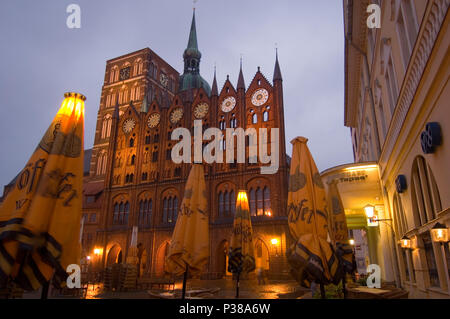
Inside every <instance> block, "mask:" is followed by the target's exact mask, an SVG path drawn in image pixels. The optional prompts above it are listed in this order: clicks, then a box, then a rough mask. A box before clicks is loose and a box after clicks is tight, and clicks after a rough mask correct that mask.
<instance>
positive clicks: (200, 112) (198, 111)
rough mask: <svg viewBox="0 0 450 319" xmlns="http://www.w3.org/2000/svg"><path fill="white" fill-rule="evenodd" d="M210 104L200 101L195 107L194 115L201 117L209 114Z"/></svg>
mask: <svg viewBox="0 0 450 319" xmlns="http://www.w3.org/2000/svg"><path fill="white" fill-rule="evenodd" d="M208 110H209V105H208V104H207V103H200V104H198V105H197V106H196V107H195V109H194V115H195V117H196V118H198V119H201V118H204V117H205V116H206V114H208Z"/></svg>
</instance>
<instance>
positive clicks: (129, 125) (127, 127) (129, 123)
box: [122, 119, 136, 134]
mask: <svg viewBox="0 0 450 319" xmlns="http://www.w3.org/2000/svg"><path fill="white" fill-rule="evenodd" d="M135 125H136V122H135V121H134V120H133V119H128V120H126V121H125V122H123V127H122V129H123V131H124V132H125V133H127V134H128V133H130V132H131V131H132V130H133V129H134V126H135Z"/></svg>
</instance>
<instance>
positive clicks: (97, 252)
mask: <svg viewBox="0 0 450 319" xmlns="http://www.w3.org/2000/svg"><path fill="white" fill-rule="evenodd" d="M101 253H102V250H101V249H100V248H95V249H94V255H97V256H98V255H100V254H101Z"/></svg>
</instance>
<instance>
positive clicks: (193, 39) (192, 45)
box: [187, 9, 198, 50]
mask: <svg viewBox="0 0 450 319" xmlns="http://www.w3.org/2000/svg"><path fill="white" fill-rule="evenodd" d="M187 47H188V49H196V50H198V44H197V29H196V27H195V9H194V14H193V15H192V23H191V32H190V33H189V42H188V46H187Z"/></svg>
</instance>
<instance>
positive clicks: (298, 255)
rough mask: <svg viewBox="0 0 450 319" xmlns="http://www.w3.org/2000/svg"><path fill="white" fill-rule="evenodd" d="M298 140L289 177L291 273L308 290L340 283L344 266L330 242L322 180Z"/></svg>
mask: <svg viewBox="0 0 450 319" xmlns="http://www.w3.org/2000/svg"><path fill="white" fill-rule="evenodd" d="M307 141H308V139H306V138H304V137H297V138H295V139H294V140H292V141H291V143H292V144H293V151H292V161H291V168H290V176H289V193H288V207H287V211H288V223H289V229H290V233H291V235H292V237H293V239H294V240H295V243H294V245H293V246H292V247H291V248H290V249H289V250H288V253H287V255H288V261H289V263H290V265H291V273H292V275H293V276H294V278H295V279H296V280H297V281H298V282H299V283H300V284H301V285H302V286H304V287H310V285H311V283H312V282H316V283H320V284H321V288H323V285H325V284H328V283H330V282H334V283H337V282H339V280H340V278H339V280H338V278H337V276H339V271H340V266H339V260H338V259H337V258H336V255H335V253H334V250H333V247H332V246H331V244H330V243H329V242H328V240H327V239H328V237H329V234H328V213H327V198H326V195H325V188H324V185H323V183H322V178H321V176H320V174H319V172H318V170H317V167H316V164H315V162H314V160H313V158H312V156H311V153H310V151H309V149H308V146H307V145H306V143H307Z"/></svg>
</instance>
